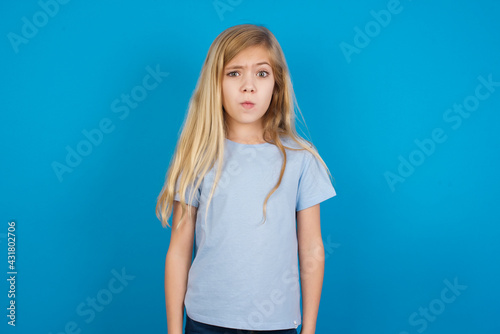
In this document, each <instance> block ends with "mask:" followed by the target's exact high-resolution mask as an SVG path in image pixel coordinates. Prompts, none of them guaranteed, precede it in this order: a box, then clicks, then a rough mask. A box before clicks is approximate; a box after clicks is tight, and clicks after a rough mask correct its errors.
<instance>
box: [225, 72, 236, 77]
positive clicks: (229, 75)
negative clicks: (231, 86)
mask: <svg viewBox="0 0 500 334" xmlns="http://www.w3.org/2000/svg"><path fill="white" fill-rule="evenodd" d="M235 73H238V72H236V71H233V72H229V73H228V74H227V76H228V77H235V76H236V75H233V74H235Z"/></svg>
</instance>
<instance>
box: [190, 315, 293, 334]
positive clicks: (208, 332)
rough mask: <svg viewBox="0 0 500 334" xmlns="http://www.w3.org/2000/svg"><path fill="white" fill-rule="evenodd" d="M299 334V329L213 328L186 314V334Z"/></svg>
mask: <svg viewBox="0 0 500 334" xmlns="http://www.w3.org/2000/svg"><path fill="white" fill-rule="evenodd" d="M274 333H276V334H297V329H295V328H291V329H280V330H272V331H253V330H243V329H235V328H227V327H219V326H213V325H209V324H205V323H202V322H198V321H195V320H193V319H191V318H190V317H189V316H188V315H187V314H186V327H185V329H184V334H274Z"/></svg>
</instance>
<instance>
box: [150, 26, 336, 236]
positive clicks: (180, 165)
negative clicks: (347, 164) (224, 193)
mask: <svg viewBox="0 0 500 334" xmlns="http://www.w3.org/2000/svg"><path fill="white" fill-rule="evenodd" d="M251 46H264V47H265V48H266V49H267V50H268V52H269V56H270V60H271V68H272V71H273V75H274V79H275V84H274V91H273V94H272V98H271V102H270V105H269V108H268V110H267V111H266V113H265V114H264V116H263V117H262V121H263V122H262V123H263V127H264V129H263V130H264V140H265V141H266V142H268V143H272V144H274V145H276V146H277V147H278V148H279V150H280V152H281V154H282V157H283V163H282V166H281V172H280V176H279V179H278V180H277V183H276V185H275V186H274V188H273V189H272V190H271V191H270V192H269V194H268V195H267V197H266V198H265V200H264V204H263V213H264V217H265V216H266V208H267V201H268V199H269V197H270V196H271V195H272V194H273V193H274V191H276V189H278V187H279V186H280V184H281V180H282V178H283V174H284V172H285V167H286V151H285V148H287V149H290V150H294V151H296V150H304V149H305V150H308V151H309V152H311V153H312V154H313V155H314V156H315V157H316V158H317V159H319V161H321V163H322V164H323V166H324V167H325V169H326V171H327V172H328V175H329V177H330V178H331V174H330V171H329V169H328V167H327V166H326V164H325V162H324V161H323V159H322V158H321V157H320V156H319V154H318V153H317V150H316V148H315V147H314V145H313V144H312V142H310V141H308V140H306V139H304V138H302V137H300V136H299V135H298V134H297V132H296V129H295V111H294V105H295V106H297V109H298V111H299V113H300V114H301V116H302V113H301V112H300V109H299V107H298V105H297V101H296V98H295V95H294V92H293V87H292V81H291V78H290V74H289V71H288V66H287V63H286V60H285V56H284V54H283V51H282V49H281V46H280V45H279V43H278V41H277V40H276V38H275V36H274V35H273V34H272V33H271V31H269V30H268V29H267V28H265V27H264V26H261V25H253V24H241V25H236V26H233V27H230V28H228V29H226V30H224V31H223V32H222V33H221V34H219V36H217V38H216V39H215V40H214V41H213V43H212V44H211V46H210V48H209V50H208V53H207V56H206V59H205V62H204V64H203V67H202V69H201V73H200V77H199V79H198V82H197V84H196V88H195V90H194V92H193V95H192V96H191V99H190V101H189V106H188V112H187V115H186V117H185V119H184V122H183V126H182V132H181V134H180V137H179V140H178V142H177V146H176V148H175V153H174V155H173V157H172V159H171V161H170V166H169V169H168V171H167V174H166V178H165V183H164V185H163V188H162V190H161V192H160V194H159V196H158V199H157V204H156V216H157V217H158V219H160V220H161V222H162V225H163V227H165V225H168V226H169V227H171V226H170V225H169V224H168V218H169V217H170V214H171V213H172V211H173V205H174V197H175V193H174V191H175V188H176V183H177V182H179V184H178V189H177V190H178V192H179V193H180V203H181V207H182V215H181V218H180V221H179V224H177V228H178V227H179V226H180V222H181V221H182V218H183V217H184V215H185V213H186V211H187V204H186V198H185V193H186V191H187V188H188V187H189V186H192V189H191V190H192V191H191V192H190V194H189V203H191V201H192V200H193V197H194V196H195V193H196V189H198V188H199V187H200V184H201V182H202V180H203V177H204V176H205V175H206V174H207V172H208V171H209V170H210V169H211V168H212V167H213V166H214V164H215V162H216V161H218V163H217V172H216V176H215V181H214V183H213V186H212V189H211V191H210V196H209V198H208V202H207V205H206V208H207V210H206V213H205V217H206V214H207V212H208V207H209V205H210V202H211V200H212V197H213V194H214V191H215V189H216V186H217V182H218V181H219V179H220V175H221V173H222V163H223V162H222V161H221V160H222V157H223V156H224V142H225V138H226V137H227V134H228V129H227V123H226V119H225V115H224V110H223V107H222V94H221V92H222V88H221V87H222V78H223V71H224V67H225V65H226V64H227V63H229V62H230V61H231V60H232V59H233V58H234V57H235V56H236V55H237V54H238V53H239V52H241V51H242V50H244V49H246V48H248V47H251ZM302 119H303V117H302ZM304 123H305V122H304ZM280 136H282V137H283V136H287V137H289V138H291V139H292V140H293V141H294V142H296V143H297V144H298V145H299V146H300V147H302V148H300V149H294V148H290V147H286V146H284V145H283V143H282V142H281V139H280ZM179 176H180V180H178V178H179ZM193 186H194V187H193ZM188 213H189V216H191V211H190V210H189V211H188ZM264 220H265V218H264ZM205 221H206V219H205Z"/></svg>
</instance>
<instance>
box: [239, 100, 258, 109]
mask: <svg viewBox="0 0 500 334" xmlns="http://www.w3.org/2000/svg"><path fill="white" fill-rule="evenodd" d="M240 104H241V105H242V106H243V108H245V109H252V108H253V107H254V106H255V103H253V102H250V101H245V102H243V103H240Z"/></svg>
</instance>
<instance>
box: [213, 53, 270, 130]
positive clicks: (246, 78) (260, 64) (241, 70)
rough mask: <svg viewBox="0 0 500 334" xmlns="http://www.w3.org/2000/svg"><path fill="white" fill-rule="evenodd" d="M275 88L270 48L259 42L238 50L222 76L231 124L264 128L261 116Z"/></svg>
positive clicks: (224, 102)
mask: <svg viewBox="0 0 500 334" xmlns="http://www.w3.org/2000/svg"><path fill="white" fill-rule="evenodd" d="M273 89H274V75H273V72H272V69H271V61H270V59H269V55H268V52H267V49H266V48H265V47H264V46H260V45H259V46H252V47H248V48H246V49H244V50H243V51H241V52H240V53H238V54H237V55H236V57H234V58H233V59H232V60H231V61H230V62H229V63H228V64H226V66H225V67H224V72H223V79H222V105H223V106H224V110H225V111H226V116H227V121H228V124H229V126H230V127H233V128H234V127H236V128H240V129H241V127H242V126H243V127H246V125H251V126H252V128H253V127H254V126H255V128H254V129H253V130H259V129H261V128H262V123H261V118H262V116H264V114H265V113H266V111H267V109H268V108H269V104H270V102H271V97H272V94H273ZM247 102H248V103H247Z"/></svg>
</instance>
